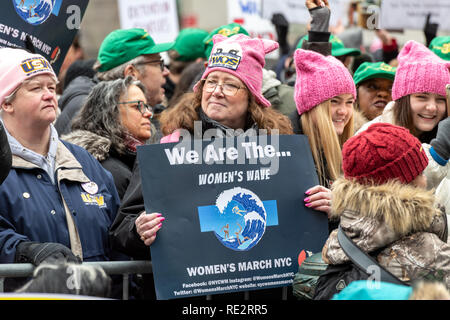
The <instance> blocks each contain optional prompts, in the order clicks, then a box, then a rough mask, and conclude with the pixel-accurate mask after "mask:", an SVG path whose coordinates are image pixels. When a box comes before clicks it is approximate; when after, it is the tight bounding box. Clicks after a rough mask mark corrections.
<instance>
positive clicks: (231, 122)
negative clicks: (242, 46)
mask: <svg viewBox="0 0 450 320" xmlns="http://www.w3.org/2000/svg"><path fill="white" fill-rule="evenodd" d="M248 95H249V93H248V91H247V88H246V86H245V85H244V83H243V82H242V81H241V80H240V79H239V78H237V77H235V76H233V75H231V74H229V73H227V72H222V71H214V72H211V73H210V74H209V75H208V77H207V78H206V79H205V81H204V85H203V92H202V102H201V106H202V110H203V112H204V113H205V114H206V115H207V116H208V117H209V118H211V119H213V120H215V121H217V122H219V123H221V124H223V125H225V126H227V127H230V128H233V129H243V128H244V126H245V122H246V118H247V110H248V100H249V96H248Z"/></svg>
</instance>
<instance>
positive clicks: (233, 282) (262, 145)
mask: <svg viewBox="0 0 450 320" xmlns="http://www.w3.org/2000/svg"><path fill="white" fill-rule="evenodd" d="M138 161H139V166H140V168H141V176H142V187H143V196H144V199H145V209H146V212H147V213H151V212H159V213H162V214H163V216H164V217H165V218H166V220H165V221H164V223H163V226H162V228H161V229H160V230H159V231H158V234H157V237H156V240H155V242H154V243H153V244H152V245H151V246H150V250H151V257H152V266H153V275H154V280H155V289H156V295H157V298H158V299H174V298H183V297H189V296H197V295H209V294H218V293H227V292H237V291H248V290H258V289H267V288H274V287H285V286H291V284H292V281H293V277H294V274H295V272H297V270H298V263H297V261H298V257H299V255H300V254H301V255H302V256H303V255H304V254H305V253H309V254H313V253H316V252H320V251H321V250H322V246H323V244H324V243H325V240H326V238H327V237H328V222H327V216H326V215H325V214H323V213H321V212H316V211H314V210H311V209H309V208H307V207H305V205H304V201H303V200H304V197H305V191H306V190H307V189H308V188H310V187H312V186H314V185H317V184H318V179H317V174H316V171H315V167H314V162H313V159H312V156H311V152H310V149H309V144H308V139H307V137H306V136H303V135H289V136H259V137H256V136H255V137H246V138H242V137H237V138H226V139H215V140H214V142H211V141H203V140H200V139H198V140H193V141H190V140H189V139H187V140H183V142H182V143H177V144H175V143H170V144H160V145H148V146H142V147H139V148H138Z"/></svg>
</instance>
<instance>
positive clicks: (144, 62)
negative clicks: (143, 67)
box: [135, 59, 166, 72]
mask: <svg viewBox="0 0 450 320" xmlns="http://www.w3.org/2000/svg"><path fill="white" fill-rule="evenodd" d="M152 63H159V68H160V69H161V72H163V71H164V68H165V67H166V66H165V64H164V60H162V59H161V60H153V61H142V62H138V63H135V64H152Z"/></svg>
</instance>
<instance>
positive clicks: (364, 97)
mask: <svg viewBox="0 0 450 320" xmlns="http://www.w3.org/2000/svg"><path fill="white" fill-rule="evenodd" d="M392 83H393V81H392V80H389V79H382V78H375V79H369V80H366V81H364V82H362V83H361V84H360V85H359V87H358V105H359V108H360V110H361V112H362V113H363V114H364V115H365V116H366V118H367V119H369V120H372V119H374V118H376V117H378V116H379V115H380V114H381V113H382V112H383V110H384V107H386V105H387V104H388V102H390V101H391V100H392V96H391V92H392Z"/></svg>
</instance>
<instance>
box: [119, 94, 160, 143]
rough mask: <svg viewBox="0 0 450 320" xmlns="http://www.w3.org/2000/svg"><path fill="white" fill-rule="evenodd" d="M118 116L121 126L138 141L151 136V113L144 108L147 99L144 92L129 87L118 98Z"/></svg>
mask: <svg viewBox="0 0 450 320" xmlns="http://www.w3.org/2000/svg"><path fill="white" fill-rule="evenodd" d="M119 102H120V104H119V114H120V121H121V123H122V125H123V126H124V127H125V128H126V129H127V130H128V132H129V133H130V134H131V135H132V136H133V137H135V138H136V139H138V140H141V141H146V140H147V139H149V138H150V136H151V126H150V118H151V116H152V112H150V110H148V109H146V108H145V105H144V104H146V103H147V99H146V98H145V95H144V92H142V90H141V89H140V88H139V87H138V86H136V85H130V86H129V87H128V90H127V92H126V93H124V94H122V95H121V96H120V98H119Z"/></svg>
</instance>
